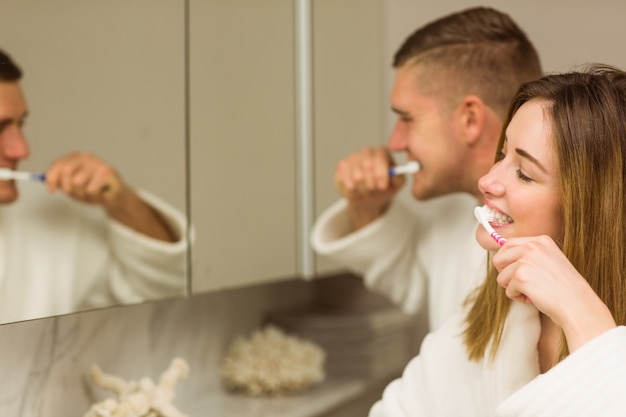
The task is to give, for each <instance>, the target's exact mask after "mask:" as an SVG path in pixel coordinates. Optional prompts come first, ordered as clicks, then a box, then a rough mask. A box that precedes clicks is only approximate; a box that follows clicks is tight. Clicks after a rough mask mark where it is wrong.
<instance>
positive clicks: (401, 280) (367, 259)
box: [311, 193, 487, 329]
mask: <svg viewBox="0 0 626 417" xmlns="http://www.w3.org/2000/svg"><path fill="white" fill-rule="evenodd" d="M409 199H410V201H407V200H409ZM476 204H477V203H476V199H475V198H473V197H471V196H469V195H466V194H455V195H450V196H446V197H440V198H436V199H433V200H430V201H427V202H418V201H416V200H415V199H414V198H413V197H412V196H411V195H410V193H409V194H406V193H405V194H402V195H401V196H399V197H398V198H396V199H395V200H394V202H393V203H392V204H391V206H390V207H389V209H388V210H387V212H386V213H385V214H384V215H383V216H382V217H380V218H379V219H377V220H376V221H374V222H372V223H370V224H369V225H367V226H366V227H364V228H362V229H360V230H358V231H356V232H352V233H351V227H352V226H351V222H350V218H349V216H348V211H347V202H346V200H340V201H338V202H337V203H335V204H334V205H332V206H331V207H330V208H328V209H327V210H326V211H325V212H324V213H323V214H322V215H321V216H320V217H319V218H318V220H317V222H316V223H315V226H314V228H313V233H312V236H311V243H312V245H313V248H314V249H315V250H316V252H317V253H319V254H321V255H324V256H328V257H330V258H331V259H333V260H335V261H337V262H338V263H339V264H340V265H342V266H344V267H346V268H347V269H349V270H350V271H352V272H354V273H356V274H358V275H362V276H363V279H364V282H365V285H366V286H367V287H368V288H369V289H371V290H373V291H376V292H378V293H381V294H383V295H386V296H387V297H389V298H390V299H391V300H392V301H393V302H394V303H395V304H397V305H398V306H400V307H401V308H402V309H403V310H404V312H406V313H408V314H413V313H415V312H417V311H420V308H422V306H424V305H427V306H428V320H429V328H430V329H435V328H437V327H438V326H440V325H441V324H443V323H444V322H445V320H447V319H448V318H449V317H450V316H451V315H452V314H454V313H455V312H457V311H458V310H459V309H460V308H461V305H462V303H463V301H464V300H465V298H466V296H467V295H468V293H469V292H470V291H471V290H473V289H474V288H475V287H476V286H478V285H479V284H480V282H482V280H483V279H484V277H485V274H486V272H487V266H486V253H487V252H486V251H485V250H484V249H483V248H482V247H480V245H478V243H477V242H476V238H475V232H476V227H477V225H478V223H477V221H476V219H475V218H474V207H475V206H476Z"/></svg>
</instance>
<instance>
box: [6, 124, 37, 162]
mask: <svg viewBox="0 0 626 417" xmlns="http://www.w3.org/2000/svg"><path fill="white" fill-rule="evenodd" d="M0 138H1V139H0V146H1V147H2V153H3V154H4V157H5V158H9V159H25V158H26V157H28V155H29V154H30V149H29V147H28V142H26V136H25V135H24V132H23V130H22V128H21V127H18V126H14V127H10V128H9V129H7V130H6V131H4V132H3V133H2V135H0Z"/></svg>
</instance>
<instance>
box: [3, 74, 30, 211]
mask: <svg viewBox="0 0 626 417" xmlns="http://www.w3.org/2000/svg"><path fill="white" fill-rule="evenodd" d="M27 113H28V107H27V105H26V99H25V98H24V94H23V93H22V89H21V88H20V85H19V83H17V82H3V81H0V168H9V169H17V168H18V164H19V162H20V160H22V159H25V158H27V157H28V154H29V149H28V144H27V143H26V138H25V137H24V133H23V132H22V127H23V125H24V120H25V118H26V115H27ZM17 196H18V192H17V187H16V186H15V181H0V204H6V203H11V202H13V201H15V200H16V199H17Z"/></svg>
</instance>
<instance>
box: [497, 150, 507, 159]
mask: <svg viewBox="0 0 626 417" xmlns="http://www.w3.org/2000/svg"><path fill="white" fill-rule="evenodd" d="M505 156H506V154H505V153H504V152H502V151H497V152H496V161H502V160H503V159H504V157H505Z"/></svg>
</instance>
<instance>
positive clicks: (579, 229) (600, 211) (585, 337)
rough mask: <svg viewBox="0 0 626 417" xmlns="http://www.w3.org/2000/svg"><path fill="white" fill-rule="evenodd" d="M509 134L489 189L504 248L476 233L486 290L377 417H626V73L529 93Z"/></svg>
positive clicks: (589, 74)
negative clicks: (486, 259) (486, 258)
mask: <svg viewBox="0 0 626 417" xmlns="http://www.w3.org/2000/svg"><path fill="white" fill-rule="evenodd" d="M504 126H505V128H504V130H503V134H502V136H501V139H500V144H499V149H500V152H499V154H498V157H497V162H496V164H495V165H494V166H493V168H492V169H491V171H490V172H489V173H488V174H487V175H485V176H484V177H483V178H481V179H480V181H479V188H480V190H481V192H482V193H483V196H484V202H485V205H486V206H487V208H488V209H489V211H490V214H491V215H492V216H493V218H495V219H496V220H494V221H492V222H491V225H492V226H493V227H494V228H495V230H496V231H497V233H499V234H500V235H502V236H503V237H505V238H506V239H507V241H506V243H505V244H504V245H503V246H502V247H501V248H500V246H499V245H498V244H497V243H495V242H494V240H493V239H492V238H491V237H490V235H489V233H487V232H486V231H485V230H484V229H483V228H482V227H481V226H479V227H478V229H477V232H476V233H477V240H478V242H479V243H480V244H481V246H483V247H484V248H485V249H487V250H488V251H489V252H490V253H492V254H493V256H492V262H491V268H490V270H489V272H488V275H487V279H486V280H485V282H484V284H483V286H482V287H481V288H480V289H479V290H478V293H477V294H476V295H475V296H474V297H473V298H472V299H471V300H469V302H468V308H467V311H466V312H463V313H462V314H460V315H459V316H457V317H455V318H454V319H452V320H450V321H449V322H448V323H446V325H444V326H443V327H442V328H441V329H440V330H438V331H437V332H434V333H432V334H430V335H429V336H428V337H427V338H426V339H425V340H424V343H423V345H422V348H421V351H420V356H419V357H417V358H414V359H413V360H412V361H411V362H410V363H409V365H408V366H407V368H406V369H405V372H404V374H403V376H402V378H400V379H398V380H396V381H394V382H392V383H391V384H390V385H389V386H388V387H387V389H386V390H385V393H384V394H383V399H382V400H381V401H379V402H378V403H377V404H375V405H374V407H373V408H372V410H371V412H370V416H372V417H373V416H376V417H378V416H394V417H395V416H409V415H410V416H481V417H484V416H494V415H497V416H522V415H523V416H544V415H545V416H556V415H567V416H591V415H593V416H600V415H611V416H613V415H626V399H625V397H626V396H624V395H623V391H624V389H626V388H625V387H626V327H624V326H623V325H624V324H625V323H626V235H625V234H624V232H625V231H626V229H625V227H624V226H625V224H624V223H625V220H626V205H625V204H624V188H625V185H626V177H625V173H626V73H625V72H622V71H620V70H618V69H615V68H611V67H607V66H600V65H596V66H593V67H590V68H589V69H588V70H587V71H584V72H576V73H568V74H560V75H549V76H546V77H543V78H542V79H540V80H537V81H534V82H530V83H527V84H525V85H524V86H523V87H522V88H521V89H520V91H519V92H518V94H517V95H516V96H515V98H514V100H513V102H512V105H511V107H510V110H509V115H508V117H507V119H506V121H505V124H504ZM452 255H453V254H452ZM583 277H584V278H583ZM618 325H619V326H618Z"/></svg>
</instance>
